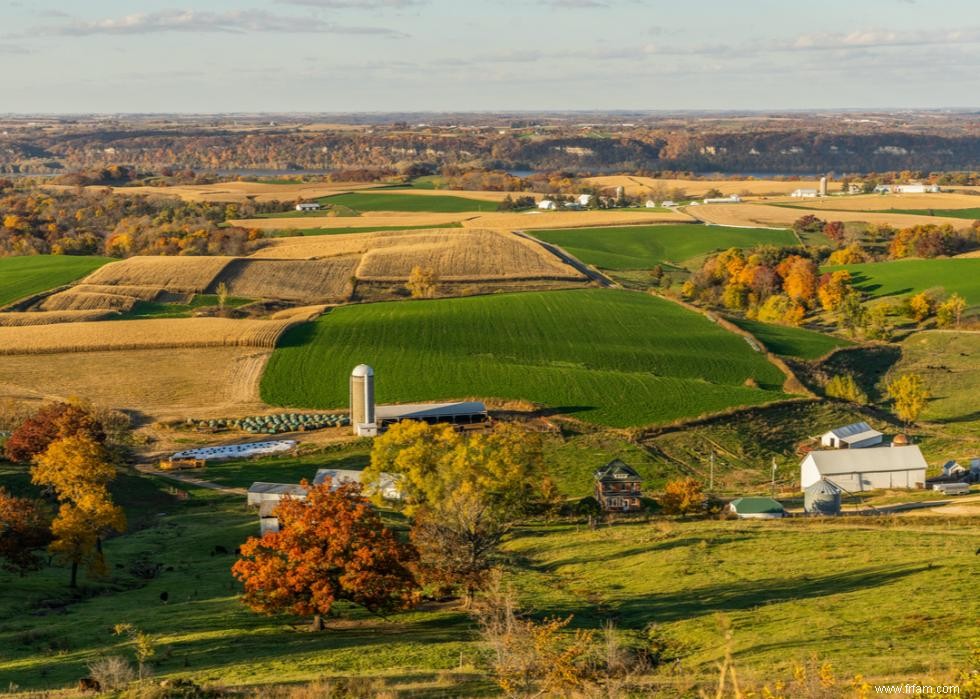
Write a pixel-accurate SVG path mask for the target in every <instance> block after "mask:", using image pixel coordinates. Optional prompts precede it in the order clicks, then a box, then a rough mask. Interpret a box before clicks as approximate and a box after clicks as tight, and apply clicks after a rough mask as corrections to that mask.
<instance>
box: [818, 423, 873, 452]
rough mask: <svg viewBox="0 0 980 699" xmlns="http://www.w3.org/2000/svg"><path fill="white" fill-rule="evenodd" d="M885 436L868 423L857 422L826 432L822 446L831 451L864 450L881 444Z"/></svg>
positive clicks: (822, 439) (822, 437)
mask: <svg viewBox="0 0 980 699" xmlns="http://www.w3.org/2000/svg"><path fill="white" fill-rule="evenodd" d="M882 439H884V435H883V434H882V433H881V432H879V431H878V430H875V429H872V428H871V425H869V424H868V423H866V422H855V423H853V424H850V425H844V426H843V427H836V428H834V429H832V430H830V431H829V432H824V433H823V435H821V437H820V446H823V447H830V448H831V449H862V448H864V447H873V446H875V445H876V444H881V441H882Z"/></svg>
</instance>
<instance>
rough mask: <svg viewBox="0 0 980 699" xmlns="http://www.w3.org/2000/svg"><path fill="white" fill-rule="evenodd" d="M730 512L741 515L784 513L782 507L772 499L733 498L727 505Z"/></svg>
mask: <svg viewBox="0 0 980 699" xmlns="http://www.w3.org/2000/svg"><path fill="white" fill-rule="evenodd" d="M729 504H730V505H731V508H732V511H733V512H737V513H739V514H743V515H761V514H767V513H770V512H785V510H784V509H783V506H782V505H780V504H779V503H778V502H777V501H775V500H773V499H772V498H762V497H748V498H735V499H734V500H732V501H731V503H729Z"/></svg>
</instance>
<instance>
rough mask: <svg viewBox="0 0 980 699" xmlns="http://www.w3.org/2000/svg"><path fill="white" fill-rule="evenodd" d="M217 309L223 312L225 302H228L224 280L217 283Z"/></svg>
mask: <svg viewBox="0 0 980 699" xmlns="http://www.w3.org/2000/svg"><path fill="white" fill-rule="evenodd" d="M217 291H218V310H219V311H221V312H222V313H224V311H225V304H226V303H228V285H227V284H225V283H224V282H221V283H220V284H218V289H217Z"/></svg>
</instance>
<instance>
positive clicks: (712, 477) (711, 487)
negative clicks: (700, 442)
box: [708, 452, 715, 493]
mask: <svg viewBox="0 0 980 699" xmlns="http://www.w3.org/2000/svg"><path fill="white" fill-rule="evenodd" d="M709 473H710V475H709V476H708V492H709V493H713V492H715V453H714V452H711V470H710V471H709Z"/></svg>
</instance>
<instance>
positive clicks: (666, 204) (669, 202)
mask: <svg viewBox="0 0 980 699" xmlns="http://www.w3.org/2000/svg"><path fill="white" fill-rule="evenodd" d="M653 205H654V206H656V205H657V202H653ZM647 206H650V202H647ZM660 206H662V207H664V208H665V209H669V208H670V207H672V206H677V202H676V201H672V200H670V199H667V200H666V201H662V202H660Z"/></svg>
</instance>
